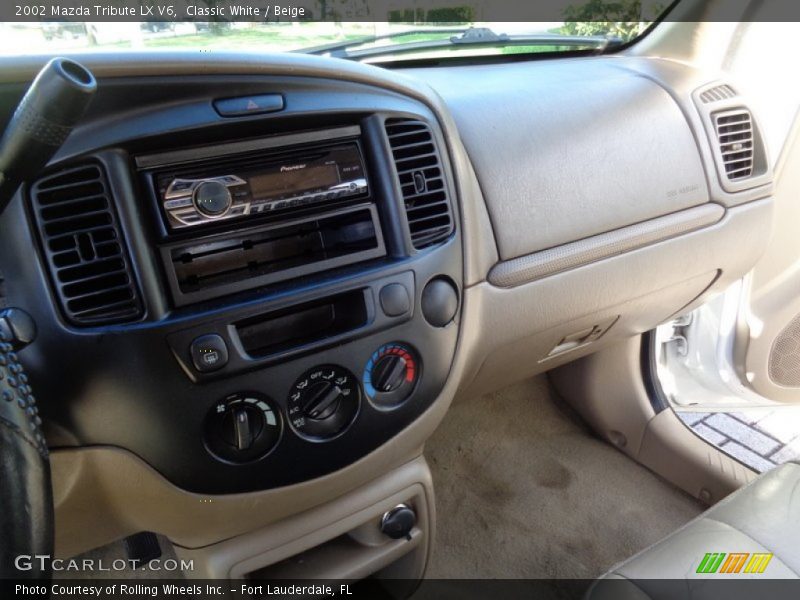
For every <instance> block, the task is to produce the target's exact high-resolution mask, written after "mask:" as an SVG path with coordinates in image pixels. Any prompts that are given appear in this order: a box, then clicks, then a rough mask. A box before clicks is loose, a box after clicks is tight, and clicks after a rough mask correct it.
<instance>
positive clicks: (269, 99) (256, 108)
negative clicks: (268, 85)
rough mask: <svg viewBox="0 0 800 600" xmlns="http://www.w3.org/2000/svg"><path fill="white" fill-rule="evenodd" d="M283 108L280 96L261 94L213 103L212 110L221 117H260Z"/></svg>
mask: <svg viewBox="0 0 800 600" xmlns="http://www.w3.org/2000/svg"><path fill="white" fill-rule="evenodd" d="M283 107H284V102H283V96H281V95H280V94H262V95H260V96H244V97H241V98H225V99H222V100H215V101H214V108H215V109H216V110H217V112H218V113H219V114H220V116H222V117H246V116H247V115H260V114H263V113H268V112H276V111H279V110H283Z"/></svg>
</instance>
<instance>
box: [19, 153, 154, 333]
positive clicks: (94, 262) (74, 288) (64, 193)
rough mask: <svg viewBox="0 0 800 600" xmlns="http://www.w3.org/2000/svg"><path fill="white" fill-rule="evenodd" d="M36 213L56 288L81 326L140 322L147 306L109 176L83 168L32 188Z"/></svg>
mask: <svg viewBox="0 0 800 600" xmlns="http://www.w3.org/2000/svg"><path fill="white" fill-rule="evenodd" d="M31 200H32V202H33V211H34V215H35V218H36V223H37V225H38V228H39V233H40V235H41V239H42V246H43V250H44V254H45V257H46V259H47V262H48V266H49V267H50V273H51V275H52V280H53V284H54V286H55V288H56V291H57V292H58V296H59V298H60V300H61V304H62V306H63V308H64V312H65V313H66V315H67V317H68V318H69V320H70V321H72V322H73V323H74V324H76V325H103V324H109V323H120V322H125V321H132V320H135V319H137V318H139V317H141V315H142V303H141V299H140V297H139V293H138V290H137V287H136V284H135V281H134V277H133V273H132V270H131V266H130V259H129V257H128V253H127V251H126V249H125V245H124V241H123V239H122V230H121V229H120V227H119V223H118V222H117V218H116V215H115V213H114V209H113V205H112V204H113V203H112V199H111V195H110V191H109V187H108V182H107V180H106V175H105V173H104V171H103V170H102V169H101V167H100V166H99V165H93V164H90V165H82V166H79V167H74V168H71V169H66V170H64V171H61V172H59V173H56V174H54V175H50V176H47V177H44V178H42V179H40V180H39V181H37V182H36V183H34V184H33V186H32V187H31Z"/></svg>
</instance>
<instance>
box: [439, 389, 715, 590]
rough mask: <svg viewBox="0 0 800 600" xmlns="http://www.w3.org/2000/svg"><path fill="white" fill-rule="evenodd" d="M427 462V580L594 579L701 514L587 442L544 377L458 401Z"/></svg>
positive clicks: (605, 448)
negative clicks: (430, 509) (430, 526)
mask: <svg viewBox="0 0 800 600" xmlns="http://www.w3.org/2000/svg"><path fill="white" fill-rule="evenodd" d="M425 455H426V457H427V459H428V462H429V463H430V466H431V469H432V471H433V481H434V491H435V494H436V514H437V533H436V540H435V544H434V551H433V556H432V559H431V563H430V565H429V568H428V572H427V573H426V577H429V578H541V579H549V578H576V579H580V578H594V577H596V576H598V575H600V574H602V573H603V572H605V571H606V570H607V569H609V568H610V567H611V566H612V565H614V564H616V563H617V562H619V561H621V560H624V559H626V558H628V557H630V556H631V555H633V554H635V553H636V552H638V551H639V550H642V549H644V548H645V547H647V546H648V545H650V544H652V543H654V542H656V541H658V540H659V539H660V538H662V537H663V536H665V535H667V534H668V533H670V532H672V531H673V530H675V529H677V528H678V527H680V526H681V525H683V524H684V523H686V522H688V521H689V520H691V519H692V518H694V517H695V516H697V515H698V514H699V513H700V512H701V511H702V510H703V507H702V506H701V505H700V504H699V503H698V502H697V501H695V500H694V499H693V498H691V497H690V496H688V495H687V494H684V493H683V492H682V491H680V490H678V489H677V488H675V487H674V486H672V485H671V484H669V483H667V482H665V481H663V480H662V479H660V478H659V477H657V476H656V475H654V474H653V473H651V472H650V471H648V470H647V469H645V468H644V467H642V466H640V465H639V464H637V463H635V462H634V461H632V460H631V459H629V458H628V457H626V456H625V455H623V454H622V453H621V452H619V451H617V450H616V449H614V448H613V447H611V446H610V445H609V444H606V443H605V442H602V441H601V440H599V439H598V438H596V437H594V436H593V434H592V433H591V432H590V431H589V430H588V429H587V428H586V426H585V425H584V424H583V423H582V422H581V421H580V420H579V419H578V418H577V417H576V416H575V415H574V413H573V412H571V410H570V409H569V407H567V406H566V405H565V404H563V402H562V401H561V400H560V399H558V398H557V397H556V396H555V393H554V392H553V390H552V387H551V386H550V385H549V382H548V380H547V379H546V377H544V376H540V377H537V378H535V379H532V380H529V381H526V382H524V383H522V384H519V385H515V386H512V387H509V388H507V389H505V390H502V391H500V392H497V393H494V394H490V395H486V396H482V397H477V398H472V399H467V400H457V401H456V402H455V403H454V404H453V406H452V407H451V409H450V411H449V412H448V414H447V416H446V417H445V420H444V422H443V423H442V425H441V426H440V427H439V429H438V430H437V431H436V433H434V435H433V437H432V438H431V439H430V440H429V442H428V444H427V446H426V450H425Z"/></svg>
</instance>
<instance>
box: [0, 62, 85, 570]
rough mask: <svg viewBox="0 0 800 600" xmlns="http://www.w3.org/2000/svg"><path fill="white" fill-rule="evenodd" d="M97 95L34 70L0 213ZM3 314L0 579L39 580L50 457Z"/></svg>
mask: <svg viewBox="0 0 800 600" xmlns="http://www.w3.org/2000/svg"><path fill="white" fill-rule="evenodd" d="M96 91H97V82H96V81H95V78H94V75H92V73H91V72H90V71H89V70H87V69H86V68H85V67H83V66H82V65H80V64H78V63H77V62H75V61H73V60H69V59H67V58H53V59H52V60H50V62H48V63H47V64H46V65H45V66H44V67H43V68H42V70H41V71H39V74H38V75H37V76H36V78H35V79H34V80H33V83H31V85H30V87H29V88H28V90H27V91H26V92H25V95H24V96H23V97H22V100H20V103H19V105H18V106H17V108H16V110H15V111H14V113H13V115H12V116H11V120H10V121H9V122H8V123H7V125H6V127H5V131H3V134H2V138H0V213H2V212H3V211H4V209H5V208H6V207H7V206H8V204H9V203H10V202H11V200H12V198H14V194H15V193H16V191H17V190H18V189H19V187H20V185H21V184H22V183H23V182H24V181H28V180H30V179H31V178H33V177H36V176H38V174H39V173H40V171H41V169H43V168H44V167H45V165H47V163H48V161H49V160H50V159H51V158H52V157H53V155H54V154H55V153H56V151H57V150H58V149H59V148H60V147H61V145H62V144H63V143H64V140H65V139H66V138H67V136H68V135H69V133H70V131H71V130H72V128H73V127H74V126H75V124H76V123H77V122H78V121H79V120H80V118H81V116H82V115H83V113H84V112H85V110H86V107H87V106H88V105H89V102H90V101H91V99H92V97H93V96H94V93H95V92H96ZM7 314H8V311H5V315H7ZM5 315H4V314H0V317H1V318H0V509H2V510H1V511H0V577H3V578H41V577H42V576H45V577H46V576H48V574H49V571H50V569H49V568H48V567H45V568H43V565H44V564H45V563H47V561H42V560H38V559H36V558H35V555H43V554H44V555H49V556H50V557H52V555H53V493H52V489H51V483H50V459H49V456H48V453H47V442H45V439H44V436H43V435H42V431H41V429H40V426H41V423H42V421H41V419H40V418H39V414H38V413H39V411H38V409H37V407H36V400H35V399H34V397H33V395H32V394H31V387H30V385H29V384H28V376H27V375H26V374H25V369H24V368H23V367H22V365H21V364H20V362H19V358H18V357H17V355H16V353H15V352H14V346H13V345H12V342H13V343H22V340H21V338H20V336H19V331H17V330H16V329H15V327H14V324H13V322H12V320H10V319H9V318H6V316H5ZM31 339H32V338H31ZM31 339H26V340H25V341H27V342H29V341H31ZM28 555H30V559H27V560H26V561H25V565H27V564H31V566H32V568H30V569H27V570H20V569H18V568H17V562H18V560H17V557H19V556H24V557H27V556H28ZM47 564H49V563H47Z"/></svg>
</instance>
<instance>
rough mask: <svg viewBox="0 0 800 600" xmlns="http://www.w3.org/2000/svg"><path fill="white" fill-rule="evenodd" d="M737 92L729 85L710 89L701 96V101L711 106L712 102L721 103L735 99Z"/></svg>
mask: <svg viewBox="0 0 800 600" xmlns="http://www.w3.org/2000/svg"><path fill="white" fill-rule="evenodd" d="M735 97H736V92H735V91H734V89H733V88H732V87H731V86H729V85H727V84H722V85H717V86H714V87H712V88H708V89H707V90H706V91H704V92H703V93H702V94H700V100H701V101H702V102H703V104H709V103H711V102H719V101H720V100H727V99H728V98H735Z"/></svg>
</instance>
